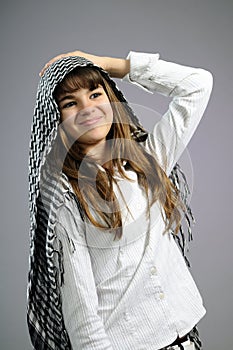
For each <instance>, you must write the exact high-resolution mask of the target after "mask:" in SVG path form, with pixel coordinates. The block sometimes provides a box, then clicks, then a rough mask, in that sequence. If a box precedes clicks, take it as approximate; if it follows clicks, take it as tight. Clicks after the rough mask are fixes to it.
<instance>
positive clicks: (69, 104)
mask: <svg viewBox="0 0 233 350" xmlns="http://www.w3.org/2000/svg"><path fill="white" fill-rule="evenodd" d="M75 105H76V102H74V101H71V102H68V103H66V104H64V105H63V106H62V108H70V107H73V106H75Z"/></svg>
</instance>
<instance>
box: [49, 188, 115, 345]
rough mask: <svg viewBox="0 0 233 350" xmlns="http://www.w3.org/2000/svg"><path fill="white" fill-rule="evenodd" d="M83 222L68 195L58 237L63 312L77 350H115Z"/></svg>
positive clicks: (58, 225)
mask: <svg viewBox="0 0 233 350" xmlns="http://www.w3.org/2000/svg"><path fill="white" fill-rule="evenodd" d="M83 229H84V227H83V222H82V220H81V217H80V214H79V210H78V207H77V204H76V202H75V200H74V199H73V198H71V197H70V196H69V195H68V194H67V196H66V198H65V200H64V203H63V204H62V205H61V206H60V208H59V209H58V212H57V223H56V226H55V234H56V236H57V238H58V239H59V240H60V242H61V243H62V248H63V268H64V283H63V285H62V286H61V295H62V311H63V316H64V322H65V326H66V330H67V332H68V335H69V338H70V341H71V344H72V349H73V350H79V349H82V350H112V346H111V343H110V340H109V339H108V336H107V334H106V332H105V329H104V325H103V322H102V320H101V318H100V317H99V315H98V296H97V292H96V286H95V281H94V276H93V272H92V265H91V259H90V255H89V252H88V247H87V244H86V240H85V234H84V230H83Z"/></svg>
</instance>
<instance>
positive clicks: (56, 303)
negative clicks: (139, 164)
mask: <svg viewBox="0 0 233 350" xmlns="http://www.w3.org/2000/svg"><path fill="white" fill-rule="evenodd" d="M77 66H80V67H84V66H90V67H95V69H98V70H99V71H100V72H101V74H102V75H103V76H104V78H105V79H106V80H107V82H108V83H109V84H110V86H111V87H112V89H113V91H114V92H115V94H116V96H117V98H118V100H119V101H120V102H124V103H125V106H126V108H127V109H128V113H129V115H130V117H131V120H132V122H133V124H132V126H131V128H132V138H134V139H135V140H136V141H138V142H141V141H144V140H145V139H146V138H147V132H146V131H145V130H144V129H143V128H142V126H141V125H140V123H139V120H138V118H137V117H136V116H135V114H134V113H133V111H132V109H131V108H130V106H129V105H128V103H127V101H126V100H125V98H124V96H123V94H122V92H121V91H120V90H119V89H118V88H117V86H116V84H115V82H114V81H113V80H112V79H111V78H110V77H109V75H108V73H107V72H106V71H104V70H103V69H102V68H100V67H98V66H96V65H94V64H93V63H92V62H90V61H88V60H86V59H85V58H83V57H73V56H72V57H65V58H62V59H60V60H58V61H57V62H55V63H54V64H52V65H51V66H50V67H49V68H48V69H47V70H46V71H45V74H44V75H43V76H42V77H41V79H40V82H39V86H38V90H37V98H36V106H35V109H34V116H33V121H32V128H31V140H30V153H29V208H30V260H29V274H28V290H27V298H28V304H27V322H28V328H29V333H30V337H31V341H32V344H33V346H34V349H36V350H58V349H59V350H68V349H69V350H70V349H72V347H71V343H70V340H69V336H68V333H67V331H66V328H65V325H64V320H63V315H62V304H61V302H62V301H61V293H60V287H61V285H62V280H63V279H62V277H63V272H64V271H63V263H62V246H61V243H60V242H59V241H57V239H56V236H55V234H54V225H55V220H56V210H57V208H58V207H59V205H60V203H61V202H62V187H65V188H70V184H69V183H68V180H67V178H66V176H65V175H64V174H62V173H59V174H57V173H56V172H51V171H49V168H48V167H47V166H45V165H46V157H47V156H48V154H49V152H50V150H51V148H52V146H53V143H54V140H55V138H56V136H57V133H58V125H59V119H60V114H59V111H58V107H57V104H56V102H55V100H54V98H53V91H54V89H55V87H56V85H57V84H58V83H59V82H61V81H62V80H63V78H64V77H65V75H66V74H67V73H69V72H70V71H72V70H73V69H74V68H75V67H77ZM170 179H171V181H172V182H173V183H174V184H175V186H176V187H177V188H178V189H179V190H180V192H181V193H182V194H183V201H184V203H185V205H186V209H187V210H186V212H185V219H186V223H187V227H188V230H187V232H188V237H187V238H188V240H189V241H190V240H191V239H192V233H191V222H192V221H193V220H194V218H193V215H192V212H191V209H190V208H189V206H188V202H187V198H188V195H189V189H188V185H187V182H186V179H185V176H184V173H183V172H182V171H181V169H180V167H179V165H178V164H176V165H175V167H174V168H173V170H172V173H171V175H170ZM80 214H81V210H80ZM176 240H177V243H178V244H179V246H180V247H181V249H182V252H183V255H184V257H185V259H186V262H187V264H188V265H189V262H188V260H187V257H186V251H187V249H188V247H187V239H186V238H185V234H184V230H183V228H182V227H181V230H180V235H179V236H176Z"/></svg>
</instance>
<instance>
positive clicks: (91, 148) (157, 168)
mask: <svg viewBox="0 0 233 350" xmlns="http://www.w3.org/2000/svg"><path fill="white" fill-rule="evenodd" d="M111 77H115V78H121V79H123V80H124V81H128V82H130V83H134V84H137V85H139V86H141V87H142V88H144V89H146V90H148V91H150V92H158V93H161V94H164V95H167V96H170V97H172V101H171V103H170V105H169V108H168V111H167V112H166V113H165V114H164V116H163V117H162V118H161V120H160V121H159V122H158V123H156V125H155V127H154V129H153V132H152V133H151V134H149V133H147V132H146V131H145V130H144V129H143V127H142V126H141V125H140V123H139V121H138V119H137V117H136V116H135V115H134V113H133V111H132V109H131V108H130V106H129V105H128V103H127V102H126V100H125V98H124V96H123V95H122V93H121V92H120V91H119V90H118V88H117V87H116V85H115V83H114V81H113V80H112V79H111ZM211 89H212V75H211V73H209V72H208V71H206V70H204V69H200V68H192V67H187V66H183V65H179V64H176V63H171V62H166V61H164V60H161V59H160V57H159V54H145V53H138V52H130V54H129V55H128V57H127V59H118V58H110V57H99V56H95V55H90V54H87V53H84V52H80V51H75V52H72V53H68V54H64V55H59V56H57V57H55V58H54V59H52V60H51V61H50V62H48V64H47V65H46V66H45V67H44V69H43V70H42V72H41V80H40V84H39V87H38V93H37V103H36V107H35V112H34V119H33V123H32V135H31V143H30V157H29V183H30V214H31V240H30V241H31V250H30V272H29V286H28V326H29V332H30V336H31V340H32V343H33V346H34V348H35V349H74V350H79V349H82V350H87V349H88V350H91V349H95V350H97V349H98V350H107V349H108V350H113V349H115V350H128V349H130V350H131V349H137V350H143V349H145V350H158V349H178V348H182V349H189V350H191V349H201V342H200V339H199V337H198V332H197V328H196V325H197V323H198V322H199V321H200V319H201V318H202V317H203V316H204V314H205V312H206V311H205V308H204V306H203V303H202V298H201V296H200V294H199V291H198V289H197V287H196V285H195V282H194V280H193V278H192V276H191V274H190V272H189V270H188V267H187V265H186V264H185V260H184V257H183V256H182V252H181V251H180V249H179V247H178V246H177V244H176V241H175V239H174V237H177V233H178V231H179V230H181V212H182V210H184V211H186V214H185V215H186V218H187V219H188V214H190V215H191V212H190V209H189V207H188V205H187V203H183V202H182V200H181V193H180V191H179V190H178V188H177V186H175V185H174V182H176V185H178V186H179V178H178V169H179V168H178V165H177V164H176V162H177V160H178V159H179V157H180V155H181V154H182V152H183V150H184V148H185V147H186V146H187V144H188V142H189V140H190V138H191V137H192V135H193V133H194V131H195V129H196V128H197V125H198V123H199V122H200V119H201V117H202V115H203V113H204V111H205V108H206V106H207V103H208V100H209V97H210V93H211ZM171 180H172V181H171Z"/></svg>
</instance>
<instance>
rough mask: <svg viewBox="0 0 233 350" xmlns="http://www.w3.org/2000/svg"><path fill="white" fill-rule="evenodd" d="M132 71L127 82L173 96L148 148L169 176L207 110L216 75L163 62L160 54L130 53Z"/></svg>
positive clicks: (149, 137) (152, 91)
mask: <svg viewBox="0 0 233 350" xmlns="http://www.w3.org/2000/svg"><path fill="white" fill-rule="evenodd" d="M128 58H129V59H130V72H129V74H128V75H126V76H125V77H124V78H123V80H124V81H128V82H131V83H133V84H136V85H138V86H139V87H141V88H143V89H146V90H147V91H149V92H151V93H154V92H158V93H160V94H162V95H165V96H168V97H171V98H172V100H171V102H170V104H169V107H168V110H167V111H166V113H165V114H164V115H163V116H162V118H161V119H160V120H159V121H158V122H157V123H156V124H155V126H154V129H153V132H152V133H151V134H149V136H148V138H147V140H146V142H145V146H146V148H147V149H148V151H149V152H150V153H152V154H154V155H155V156H156V158H157V160H158V162H159V164H160V165H161V167H162V168H163V169H164V170H165V172H166V174H167V175H169V174H170V172H171V170H172V168H173V167H174V165H175V163H176V162H177V160H178V159H179V157H180V156H181V154H182V152H183V151H184V149H185V147H186V146H187V144H188V142H189V141H190V139H191V137H192V135H193V134H194V132H195V130H196V128H197V126H198V124H199V122H200V120H201V117H202V116H203V114H204V111H205V109H206V107H207V104H208V101H209V98H210V94H211V91H212V85H213V77H212V74H211V73H210V72H209V71H207V70H205V69H202V68H193V67H188V66H184V65H181V64H177V63H173V62H167V61H164V60H161V59H160V55H159V54H158V53H155V54H146V53H141V52H130V53H129V55H128Z"/></svg>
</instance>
